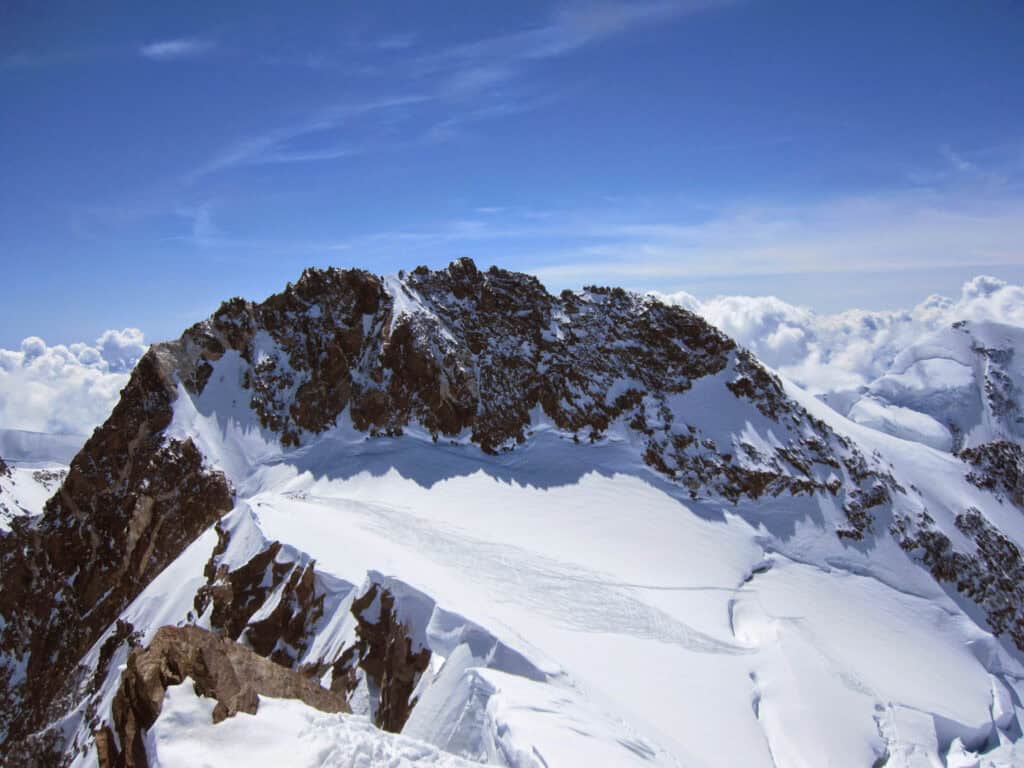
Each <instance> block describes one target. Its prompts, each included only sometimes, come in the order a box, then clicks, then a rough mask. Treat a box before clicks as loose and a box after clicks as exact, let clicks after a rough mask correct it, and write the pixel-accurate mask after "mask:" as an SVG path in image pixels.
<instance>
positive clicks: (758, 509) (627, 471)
mask: <svg viewBox="0 0 1024 768" xmlns="http://www.w3.org/2000/svg"><path fill="white" fill-rule="evenodd" d="M789 394H790V395H791V396H794V397H795V398H797V399H799V400H800V401H801V402H802V404H803V405H805V407H807V408H808V409H809V410H811V411H812V412H813V413H815V415H817V416H819V417H821V418H830V419H831V421H832V422H833V423H837V422H840V423H838V426H840V427H842V428H843V429H844V430H845V431H846V432H847V433H848V434H851V436H853V437H855V439H857V440H858V441H861V443H862V444H863V445H865V446H867V447H868V448H869V449H871V448H874V449H877V450H880V451H882V452H884V455H885V456H886V457H887V458H890V459H891V461H892V462H893V466H894V468H895V472H896V475H897V477H899V478H900V480H901V482H904V483H906V484H908V485H911V484H912V485H915V486H916V487H919V488H922V489H925V490H923V491H922V492H921V493H923V494H924V495H925V498H924V503H925V504H926V505H927V504H928V501H929V498H928V497H934V498H935V499H938V498H946V499H948V498H951V497H952V498H962V499H963V502H964V503H965V504H968V503H970V504H973V505H980V506H982V507H983V508H984V509H985V511H986V513H987V514H989V515H990V516H991V517H992V519H993V520H994V521H995V522H997V523H998V524H999V525H1000V526H1001V527H1002V530H1004V532H1006V533H1007V534H1008V535H1011V536H1013V537H1014V538H1015V539H1016V540H1018V541H1021V540H1024V521H1022V520H1021V519H1019V518H1020V514H1019V512H1017V511H1015V510H1013V509H1004V508H1001V506H1000V505H999V504H998V503H996V502H995V501H994V500H993V499H992V497H990V496H987V495H984V494H982V493H980V492H979V491H978V490H977V489H975V488H974V487H973V486H971V485H969V484H968V483H966V482H965V481H964V480H963V479H962V475H963V473H962V472H961V471H960V469H961V467H960V465H959V462H958V461H957V460H956V459H955V458H953V457H952V456H950V455H949V454H944V453H941V452H938V451H932V450H930V449H927V448H924V447H922V446H920V445H917V444H914V443H908V442H905V441H902V440H898V439H896V438H892V437H889V436H887V435H882V434H880V433H878V432H875V431H873V430H870V429H868V428H865V427H861V426H859V425H856V424H853V423H852V422H843V421H842V420H837V418H836V417H835V415H834V414H832V413H831V412H830V411H829V409H828V408H827V406H824V405H823V404H821V403H820V402H818V401H816V400H815V399H814V398H811V397H810V396H807V395H806V394H804V393H802V392H801V391H800V390H798V389H797V388H795V387H793V388H792V391H791V392H790V393H789ZM189 402H190V401H188V400H187V399H182V400H179V403H182V405H183V407H184V408H187V407H188V403H189ZM830 414H831V415H830ZM178 418H179V419H180V421H179V428H184V425H187V426H188V429H189V430H190V431H191V432H192V434H194V435H197V439H199V440H201V441H202V443H203V448H204V451H206V454H207V456H210V457H213V458H212V461H213V462H214V463H215V464H216V465H217V466H219V467H221V468H224V469H227V470H229V473H230V474H231V475H232V477H231V479H232V481H233V483H234V484H235V486H236V488H237V489H238V491H239V498H240V502H239V504H238V506H237V507H236V508H235V509H234V511H233V512H231V513H230V515H229V516H228V517H227V518H226V519H225V521H224V522H223V524H222V525H223V527H224V528H225V529H226V530H228V531H230V532H231V539H230V541H231V544H230V547H229V550H228V552H227V553H226V555H225V557H226V558H227V560H228V562H234V563H237V564H238V565H241V564H243V563H245V562H246V561H247V560H248V559H249V558H250V557H251V556H252V555H253V554H254V553H255V552H258V551H259V550H260V549H262V548H264V547H265V546H266V544H267V543H268V542H270V541H283V542H286V544H287V547H286V553H285V551H283V552H282V554H281V555H279V558H280V557H287V558H291V559H295V558H300V559H303V560H307V559H308V560H312V561H315V563H316V567H317V569H318V571H321V572H322V573H323V574H326V575H328V576H329V578H330V580H331V581H330V594H331V598H330V600H331V603H330V605H331V609H330V611H328V612H327V614H326V615H325V617H324V619H323V620H322V621H321V624H320V629H319V630H318V634H317V637H316V640H315V643H314V644H313V646H312V647H311V648H309V649H308V651H307V656H308V657H309V658H311V659H312V658H315V657H316V656H317V655H318V654H321V653H322V652H323V651H324V650H325V649H328V648H340V647H341V646H342V645H343V644H344V643H345V642H346V640H347V639H348V640H350V639H351V637H352V633H353V630H354V628H353V623H352V616H351V614H350V612H349V607H350V606H351V603H352V600H353V599H354V598H355V597H356V596H357V595H359V594H361V593H362V592H363V590H365V588H366V586H367V585H368V584H369V583H377V584H383V585H385V586H387V588H388V589H389V590H391V591H392V593H393V594H395V595H396V601H397V604H398V609H397V610H398V612H399V613H400V615H402V616H404V617H406V618H407V619H408V620H409V624H410V626H413V627H415V628H416V632H417V634H416V637H417V643H418V644H420V645H422V646H423V647H426V648H429V649H430V650H431V651H432V653H433V657H432V661H431V668H430V670H428V672H427V673H426V674H424V676H423V678H422V679H421V681H420V683H419V685H418V687H417V691H416V696H417V698H418V703H417V705H416V708H415V709H414V710H413V714H412V717H411V718H410V719H409V721H408V723H407V724H406V726H405V728H404V730H403V735H404V736H407V737H410V738H411V739H415V741H408V740H405V739H399V738H396V737H395V736H393V735H390V734H386V733H383V732H380V731H377V730H375V729H374V728H372V727H371V726H370V725H368V723H367V721H366V720H365V717H366V716H367V715H371V714H372V713H371V712H369V711H368V710H365V711H361V712H360V711H358V708H357V711H356V714H355V715H352V716H342V715H324V714H322V713H320V712H317V711H315V710H311V709H309V708H307V707H306V706H305V705H303V704H301V703H298V702H294V701H270V700H268V701H264V702H263V703H262V704H261V707H260V710H259V712H258V713H257V715H256V716H249V715H238V716H236V717H235V718H232V719H230V720H228V721H225V722H224V723H221V724H218V725H213V724H212V722H210V720H209V718H208V716H207V714H208V710H209V709H210V708H212V702H208V701H205V700H202V699H198V698H196V697H195V696H194V695H192V694H191V693H189V692H188V691H186V690H185V689H187V688H188V686H179V687H178V688H176V689H174V691H173V692H172V693H171V694H170V695H169V701H170V703H171V706H166V705H165V709H164V711H163V714H161V716H160V719H159V720H158V723H157V725H156V726H155V727H154V729H153V730H152V731H151V732H150V737H149V739H150V740H149V742H148V746H149V748H150V749H151V750H152V756H153V758H154V765H166V766H177V765H229V764H235V763H236V762H237V761H239V760H241V761H242V762H243V763H246V764H254V765H260V764H267V765H280V764H289V765H301V766H305V765H309V766H314V765H317V766H334V765H346V766H347V765H420V764H425V765H459V764H461V763H460V762H458V761H457V760H456V757H460V758H464V759H465V760H470V761H475V762H486V763H492V764H497V765H507V766H515V767H516V768H520V767H522V768H526V767H531V768H532V767H533V766H548V767H549V768H553V767H554V766H575V765H609V766H613V765H614V766H618V765H621V766H640V765H665V766H681V765H687V766H690V765H693V766H718V765H745V766H820V765H834V766H870V765H882V764H885V765H891V766H895V765H906V766H943V765H945V764H946V763H945V762H944V761H945V760H947V759H948V760H949V761H950V762H949V764H954V762H953V760H954V758H955V759H956V760H960V761H961V762H960V763H956V764H962V765H974V764H978V765H982V764H984V765H989V764H991V765H1013V764H1014V759H1015V758H1014V755H1015V752H1014V750H1015V749H1016V747H1015V746H1013V745H1012V743H1011V742H1012V740H1013V739H1015V738H1017V737H1018V736H1019V733H1020V726H1019V720H1018V717H1019V714H1020V707H1019V705H1020V702H1021V695H1022V694H1024V666H1022V665H1021V663H1020V661H1019V657H1018V656H1017V654H1016V652H1015V651H1013V650H1012V649H1011V648H1010V647H1009V646H1008V645H1007V644H1005V643H1003V642H1001V641H999V640H997V639H995V638H993V637H992V636H991V635H990V634H989V633H988V632H986V631H985V630H984V629H982V628H981V626H979V623H978V617H977V616H973V617H972V616H971V615H970V610H971V609H970V608H967V607H965V606H964V605H962V604H961V602H960V601H959V600H958V599H957V597H956V594H955V593H949V594H947V592H946V591H944V590H943V589H942V588H941V587H940V586H939V585H937V584H936V582H935V581H934V580H933V579H932V578H931V577H930V576H929V574H928V573H927V572H926V571H925V570H924V569H922V568H920V566H918V565H916V564H914V563H913V562H911V561H910V560H909V559H908V558H907V557H906V556H905V555H904V553H903V552H902V551H901V550H900V549H899V548H898V547H897V546H896V545H895V543H893V542H892V541H891V540H890V539H889V538H888V537H882V538H880V539H879V540H878V541H877V542H876V543H875V544H873V545H872V546H871V547H864V546H863V545H861V546H849V545H844V544H843V543H842V542H841V541H840V540H839V539H837V538H836V537H835V536H834V535H833V534H827V535H826V532H825V528H826V526H827V522H826V521H827V520H828V519H830V518H833V517H834V516H836V515H839V514H841V512H840V511H839V510H835V509H832V508H829V506H828V505H827V504H826V503H825V502H824V501H822V502H819V501H816V500H814V499H808V498H801V499H792V498H779V499H776V500H769V501H767V502H765V501H762V502H759V503H757V504H756V505H754V504H750V503H741V504H740V505H738V506H736V507H733V506H732V505H725V504H718V503H713V502H707V501H693V500H690V499H684V498H681V496H682V494H681V493H680V492H679V489H678V488H675V487H673V486H671V485H669V484H668V483H666V482H664V481H663V480H661V479H660V478H658V477H657V476H656V475H655V474H654V473H652V472H651V471H650V470H649V469H648V468H646V467H645V466H644V465H643V464H642V463H641V462H640V461H639V459H638V458H637V456H636V454H635V451H634V450H633V449H632V448H631V446H630V445H629V444H628V440H626V439H625V438H622V437H616V436H614V435H613V436H612V437H611V438H610V439H608V440H606V441H604V442H601V443H598V444H596V445H593V446H579V445H574V444H573V443H572V442H571V440H569V439H568V437H567V436H566V435H562V434H560V433H558V432H557V430H554V429H553V428H550V426H549V425H544V424H542V423H538V424H537V428H536V433H535V436H534V438H533V439H532V440H531V441H529V442H528V443H527V444H526V445H524V446H523V447H522V449H521V450H517V451H515V452H512V453H509V454H503V455H500V456H493V457H490V456H485V455H483V454H481V453H480V452H479V451H478V450H477V449H476V447H475V446H471V445H460V444H451V445H440V444H438V445H435V444H433V443H431V442H429V440H427V439H417V438H416V437H415V436H410V435H406V436H404V437H402V438H399V439H390V438H378V439H373V440H368V439H367V438H366V437H365V436H364V435H362V434H359V433H356V432H354V431H352V430H349V429H346V428H345V427H339V428H338V429H336V430H334V431H333V432H332V433H330V434H328V435H327V436H325V437H324V438H322V439H321V440H319V441H316V442H315V443H313V444H312V445H310V446H308V447H306V448H302V449H299V450H295V451H290V452H286V453H283V452H282V451H281V450H280V448H276V449H275V448H272V447H271V446H272V444H271V443H270V442H269V441H265V440H264V437H263V436H261V434H260V433H259V430H258V429H257V428H255V427H254V426H252V425H251V424H250V425H248V426H245V425H241V424H239V423H238V422H237V421H233V420H224V421H218V419H217V418H214V417H204V416H203V415H202V414H200V413H198V412H192V413H184V412H182V413H179V414H178ZM254 456H259V457H261V458H260V459H259V460H255V461H253V460H252V457H254ZM241 467H248V468H249V469H248V470H247V471H244V472H239V471H238V470H239V468H241ZM936 507H937V505H936ZM215 538H216V537H214V536H213V533H212V531H211V532H209V533H208V534H207V535H205V536H203V537H202V538H201V539H200V540H198V541H196V542H195V543H194V544H193V545H192V546H191V547H190V548H189V549H188V550H186V552H185V554H184V555H182V557H181V558H179V560H178V561H177V562H176V563H175V564H174V565H172V567H171V568H169V569H168V570H167V571H165V572H164V573H163V574H161V576H160V577H158V578H157V580H156V581H155V582H154V583H153V584H151V585H150V587H149V588H148V589H147V590H146V591H145V592H144V593H143V594H142V595H141V596H140V597H139V598H138V599H137V600H136V601H135V602H134V603H133V604H132V606H131V607H130V608H129V609H128V610H127V611H126V612H125V614H124V617H125V618H126V619H128V620H130V621H131V622H132V623H133V624H134V626H135V627H136V628H139V629H142V630H143V631H144V633H145V636H144V638H143V641H144V642H145V641H147V640H148V639H149V637H151V636H152V634H153V633H154V632H155V630H156V629H157V628H158V627H159V626H162V625H164V624H168V623H169V624H175V623H179V624H180V623H184V622H185V621H186V619H187V618H188V617H189V614H190V611H191V610H192V596H193V595H194V594H195V592H196V590H197V589H198V587H199V586H201V584H202V583H203V581H204V580H203V578H202V568H203V564H204V563H205V562H206V560H207V559H208V557H209V555H210V553H211V551H212V549H213V546H214V544H215ZM272 608H273V604H272V601H271V604H268V605H267V606H266V607H265V608H264V609H263V610H264V611H269V610H272ZM204 622H205V617H198V623H199V625H200V626H203V625H204ZM982 626H983V625H982ZM97 646H99V643H98V644H97ZM94 653H95V651H94ZM124 654H125V651H124V649H122V650H121V651H119V656H118V658H117V659H116V663H115V664H114V665H112V670H111V672H110V674H109V675H108V681H107V686H108V690H109V692H110V696H112V692H113V687H114V685H115V684H116V682H117V679H118V676H119V672H120V667H119V665H123V662H124ZM325 683H329V680H325ZM1004 743H1005V744H1004ZM1001 744H1004V746H1000V745H1001ZM261 745H263V746H261ZM275 750H279V751H280V750H283V751H281V752H280V753H279V751H275ZM438 750H440V751H438ZM985 750H989V752H988V756H987V757H985V758H984V759H985V760H991V761H995V762H977V761H978V760H981V759H982V758H979V757H977V756H976V755H975V751H985ZM1003 754H1005V755H1006V757H1005V758H1004V757H1000V755H1003ZM282 755H285V756H287V758H285V757H282ZM449 755H452V756H454V757H449ZM229 756H230V757H229ZM250 758H251V763H250ZM91 759H93V758H91V756H90V755H89V754H86V755H84V756H83V757H82V759H81V760H80V762H79V765H89V764H91V762H90V760H91ZM886 759H887V760H888V761H889V762H887V763H886V762H884V761H885V760H886ZM259 760H263V762H262V763H261V762H259ZM282 760H285V762H282ZM972 760H973V761H975V762H972ZM204 761H205V762H204ZM403 761H404V762H403ZM444 761H448V762H444Z"/></svg>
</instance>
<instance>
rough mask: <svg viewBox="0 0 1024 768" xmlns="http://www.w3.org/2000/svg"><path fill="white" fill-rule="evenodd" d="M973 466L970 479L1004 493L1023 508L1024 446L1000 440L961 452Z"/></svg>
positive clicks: (978, 485)
mask: <svg viewBox="0 0 1024 768" xmlns="http://www.w3.org/2000/svg"><path fill="white" fill-rule="evenodd" d="M960 458H962V459H963V460H964V461H966V462H967V463H969V464H971V465H973V466H974V469H973V470H972V471H970V472H968V473H967V480H968V481H970V482H971V483H972V484H973V485H976V486H977V487H978V488H982V489H984V490H987V491H992V492H993V493H996V494H999V495H1001V496H1005V497H1006V498H1008V499H1010V501H1012V502H1013V503H1014V504H1016V505H1017V506H1018V507H1021V508H1022V509H1024V447H1021V446H1020V445H1019V444H1018V443H1011V442H1008V441H1006V440H999V441H996V442H993V443H985V444H984V445H979V446H978V447H977V448H967V449H965V450H963V451H961V452H960Z"/></svg>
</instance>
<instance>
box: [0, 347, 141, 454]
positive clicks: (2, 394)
mask: <svg viewBox="0 0 1024 768" xmlns="http://www.w3.org/2000/svg"><path fill="white" fill-rule="evenodd" d="M147 346H148V345H147V344H146V342H145V339H144V338H143V335H142V331H140V330H139V329H138V328H125V329H123V330H110V331H105V332H104V333H103V334H102V335H101V336H100V337H99V338H98V339H97V340H96V342H95V343H93V344H84V343H76V344H67V345H65V344H55V345H53V346H51V345H48V344H47V343H46V342H45V341H44V340H43V339H41V338H39V337H38V336H29V337H28V338H26V339H24V340H23V341H22V342H21V345H20V347H19V348H18V349H0V428H5V429H24V430H30V431H33V432H51V433H62V434H79V435H83V434H89V433H90V432H91V431H92V429H93V428H94V427H96V426H97V425H98V424H100V423H101V422H102V421H103V420H104V419H106V417H107V416H108V415H109V414H110V411H111V410H112V409H113V407H114V405H115V404H116V403H117V398H118V393H119V392H120V391H121V388H122V387H123V386H124V385H125V384H126V383H127V382H128V375H129V373H130V372H131V370H132V368H133V367H134V366H135V363H136V361H138V359H139V358H140V357H141V356H142V355H143V353H144V352H145V351H146V348H147Z"/></svg>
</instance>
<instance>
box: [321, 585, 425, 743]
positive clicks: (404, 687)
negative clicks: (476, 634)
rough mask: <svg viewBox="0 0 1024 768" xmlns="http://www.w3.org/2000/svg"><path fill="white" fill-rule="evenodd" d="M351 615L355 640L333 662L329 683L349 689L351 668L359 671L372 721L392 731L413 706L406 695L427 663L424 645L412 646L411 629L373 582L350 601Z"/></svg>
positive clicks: (390, 598) (383, 590) (352, 678)
mask: <svg viewBox="0 0 1024 768" xmlns="http://www.w3.org/2000/svg"><path fill="white" fill-rule="evenodd" d="M352 615H353V616H355V617H356V621H357V622H358V624H357V626H356V635H357V637H358V639H357V641H356V643H355V644H354V645H353V646H352V647H350V648H348V649H347V650H346V651H345V652H344V653H343V654H342V656H341V658H339V659H338V661H337V663H336V664H335V665H334V676H333V679H334V681H335V682H334V685H332V687H335V688H345V689H347V690H349V691H351V689H352V688H353V687H354V686H355V680H356V675H355V669H356V667H358V668H359V669H361V670H362V671H363V672H364V673H365V675H366V677H367V680H368V682H369V684H370V685H371V686H372V687H371V691H370V693H371V696H372V697H374V699H375V707H374V722H375V723H376V724H377V726H378V727H380V728H383V729H384V730H385V731H392V732H394V733H398V732H399V731H401V730H402V726H403V725H405V721H406V720H408V719H409V714H410V713H411V712H412V709H413V707H414V706H416V702H415V701H414V700H413V698H412V694H413V691H414V690H415V689H416V683H418V682H419V679H420V676H421V675H422V674H423V672H424V671H425V670H426V669H427V666H428V665H429V664H430V649H428V648H425V647H417V645H416V643H415V641H414V639H413V637H412V635H411V628H410V627H408V626H406V625H405V624H404V623H403V622H402V620H401V618H400V617H399V616H398V613H397V612H396V609H395V598H394V595H392V594H391V592H390V591H389V590H388V589H386V588H384V587H381V586H380V585H379V584H370V586H369V589H367V590H366V592H364V593H363V594H362V595H360V596H359V597H358V598H356V600H355V601H353V603H352ZM423 629H424V627H420V630H421V631H422V630H423Z"/></svg>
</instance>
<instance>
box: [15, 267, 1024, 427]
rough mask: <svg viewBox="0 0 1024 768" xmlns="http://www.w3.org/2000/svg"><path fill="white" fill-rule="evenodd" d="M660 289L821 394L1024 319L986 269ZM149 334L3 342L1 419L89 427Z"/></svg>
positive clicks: (1008, 289)
mask: <svg viewBox="0 0 1024 768" xmlns="http://www.w3.org/2000/svg"><path fill="white" fill-rule="evenodd" d="M653 295H656V296H658V297H659V298H660V299H662V300H663V301H666V302H670V303H673V304H678V305H680V306H682V307H685V308H686V309H689V310H692V311H694V312H697V313H698V314H701V315H703V316H704V317H706V318H707V319H708V320H709V321H710V322H711V323H713V324H714V325H716V326H718V327H719V328H721V329H722V330H723V331H725V332H726V333H728V334H729V335H730V336H732V337H733V338H734V339H736V340H737V341H738V342H739V343H740V344H742V345H744V346H746V347H747V348H749V349H750V350H751V351H753V352H754V353H755V354H756V355H757V356H758V357H760V358H761V359H762V360H763V361H764V362H765V363H767V364H768V365H770V366H772V367H773V368H775V369H777V370H778V371H779V372H780V373H782V374H783V375H784V376H786V377H787V378H789V379H791V380H793V381H795V382H796V383H797V384H799V385H801V386H803V387H805V388H806V389H808V390H809V391H810V392H812V393H814V394H825V393H835V392H843V391H848V390H854V389H856V388H858V387H863V386H866V385H867V384H869V383H870V382H872V381H874V380H875V379H876V378H878V377H879V376H881V375H883V374H885V373H886V371H887V370H888V368H889V366H890V365H891V364H892V362H893V359H894V358H895V357H896V355H897V354H898V353H899V352H900V351H901V350H903V349H905V348H907V347H908V346H910V345H911V344H914V343H915V342H917V341H919V340H920V339H921V338H922V337H923V336H925V335H926V334H928V333H931V332H932V331H935V330H938V329H941V328H945V327H948V326H949V325H951V324H952V323H954V322H956V321H958V320H974V321H982V320H990V321H995V322H1000V323H1006V324H1008V325H1014V326H1019V327H1024V286H1020V285H1014V284H1010V283H1007V282H1004V281H1002V280H999V279H997V278H993V277H986V276H978V277H975V278H974V279H972V280H969V281H968V282H966V283H965V284H964V285H963V287H962V289H961V291H960V295H959V296H958V297H956V298H949V297H946V296H939V295H932V296H929V297H928V298H926V299H925V300H924V301H922V302H921V303H920V304H918V305H917V306H915V307H913V308H911V309H897V310H889V311H866V310H860V309H852V310H848V311H846V312H841V313H838V314H818V313H815V312H814V311H812V310H810V309H807V308H805V307H799V306H795V305H793V304H789V303H787V302H785V301H782V300H781V299H778V298H775V297H773V296H717V297H715V298H712V299H709V300H706V301H701V300H699V299H697V298H696V297H694V296H692V295H691V294H688V293H685V292H679V293H672V294H663V293H657V292H654V294H653ZM147 346H148V345H147V343H146V341H145V338H144V336H143V333H142V331H140V330H139V329H137V328H125V329H123V330H109V331H106V332H104V333H103V334H102V335H101V336H100V337H99V338H98V339H96V341H95V342H93V343H76V344H69V345H63V344H57V345H48V344H47V343H46V342H45V341H44V340H43V339H41V338H39V337H36V336H31V337H29V338H26V339H24V340H23V341H22V342H21V345H20V347H19V348H18V349H0V428H4V429H23V430H29V431H35V432H50V433H62V434H80V435H87V434H89V433H90V432H91V431H92V429H93V428H94V427H96V426H97V425H99V424H100V423H101V422H103V420H104V419H106V417H107V415H108V414H109V413H110V411H111V409H113V407H114V405H115V404H116V402H117V398H118V394H119V392H120V390H121V388H122V387H123V386H124V385H125V384H126V383H127V381H128V375H129V373H130V372H131V369H132V368H133V367H134V365H135V363H136V362H137V361H138V359H139V357H141V356H142V354H143V353H144V352H145V351H146V348H147Z"/></svg>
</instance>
